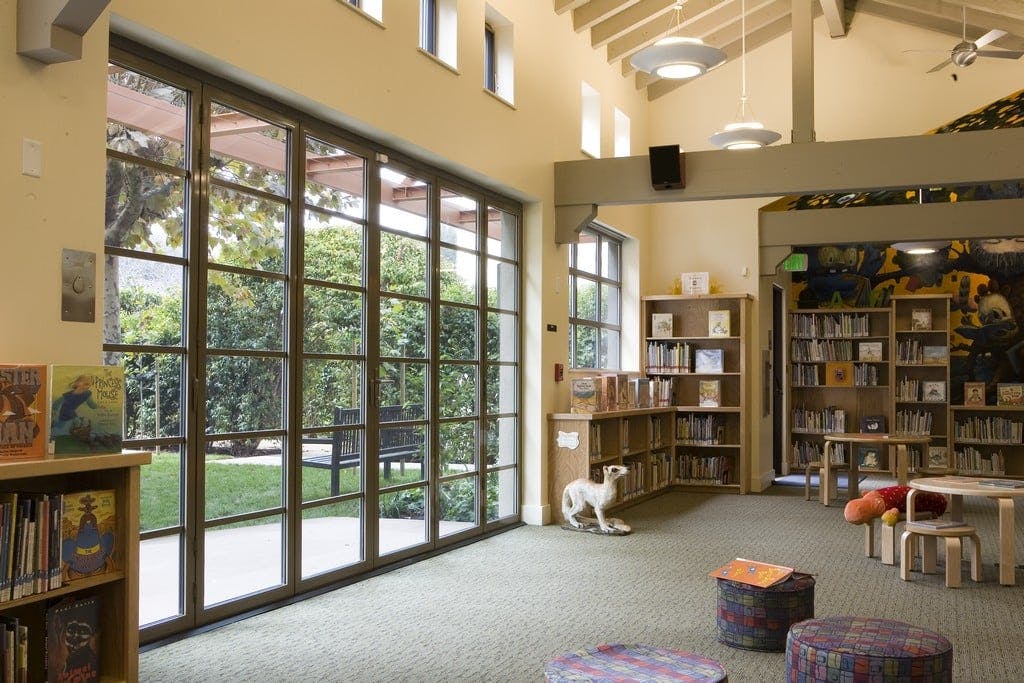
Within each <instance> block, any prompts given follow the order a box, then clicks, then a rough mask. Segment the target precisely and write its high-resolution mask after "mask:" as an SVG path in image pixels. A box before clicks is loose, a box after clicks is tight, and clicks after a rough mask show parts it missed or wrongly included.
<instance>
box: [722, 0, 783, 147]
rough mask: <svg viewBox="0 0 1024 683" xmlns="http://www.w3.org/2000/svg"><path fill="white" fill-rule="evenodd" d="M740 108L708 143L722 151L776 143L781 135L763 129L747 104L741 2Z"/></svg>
mask: <svg viewBox="0 0 1024 683" xmlns="http://www.w3.org/2000/svg"><path fill="white" fill-rule="evenodd" d="M740 32H741V33H742V36H741V38H740V41H741V42H740V45H741V48H740V50H741V53H740V73H741V84H740V85H741V89H740V106H739V110H738V111H737V115H736V120H734V121H733V122H732V123H728V124H726V126H725V130H723V131H722V132H721V133H715V134H714V135H712V136H711V137H710V138H708V142H710V143H711V144H712V145H714V146H716V147H721V148H722V149H755V148H757V147H764V146H765V145H770V144H772V143H773V142H777V141H778V140H779V139H780V138H781V137H782V135H780V134H779V133H776V132H775V131H774V130H769V129H768V128H765V127H764V124H762V123H761V122H760V121H758V120H757V119H755V118H754V110H753V109H751V108H750V106H749V105H748V104H747V2H746V0H742V3H741V9H740Z"/></svg>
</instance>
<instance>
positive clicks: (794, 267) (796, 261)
mask: <svg viewBox="0 0 1024 683" xmlns="http://www.w3.org/2000/svg"><path fill="white" fill-rule="evenodd" d="M782 269H783V270H785V271H787V272H790V273H802V272H804V271H805V270H807V254H790V255H789V256H787V257H786V260H785V261H783V262H782Z"/></svg>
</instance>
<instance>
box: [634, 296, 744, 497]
mask: <svg viewBox="0 0 1024 683" xmlns="http://www.w3.org/2000/svg"><path fill="white" fill-rule="evenodd" d="M750 301H751V297H750V295H749V294H702V295H656V296H645V297H643V318H642V324H643V325H644V335H643V339H644V344H645V350H646V353H645V354H644V356H643V360H644V373H645V374H646V375H647V376H648V377H649V378H650V379H651V381H652V382H654V381H658V382H669V383H670V384H671V392H670V395H671V397H672V399H671V404H672V405H674V406H676V408H675V410H676V443H675V453H674V461H673V471H672V481H673V482H674V483H676V484H678V485H680V486H682V487H685V488H688V489H698V490H704V489H708V490H728V491H733V492H736V493H747V491H748V490H749V482H750V456H749V453H748V449H749V444H748V441H749V437H748V428H747V422H748V416H747V406H748V405H749V403H750V397H749V384H750V382H749V377H748V374H747V367H746V363H747V347H746V344H747V329H748V325H749V317H750ZM668 315H670V316H672V327H671V335H669V336H664V332H661V333H659V334H658V335H657V336H656V335H655V329H654V322H653V321H654V316H668ZM718 357H720V358H721V364H720V365H719V364H718V362H717V361H718ZM665 358H668V359H669V361H670V362H668V363H665V362H664V359H665ZM705 359H710V360H711V361H712V362H711V363H710V366H711V367H707V365H708V364H707V363H700V362H699V361H701V360H705ZM709 389H710V390H709ZM714 389H717V391H714ZM715 394H717V397H716V396H715Z"/></svg>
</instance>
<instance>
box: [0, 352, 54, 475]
mask: <svg viewBox="0 0 1024 683" xmlns="http://www.w3.org/2000/svg"><path fill="white" fill-rule="evenodd" d="M46 392H47V382H46V366H45V365H0V460H2V461H8V460H37V459H41V458H44V457H45V456H46V446H45V444H46V433H45V429H46V414H47V411H48V409H49V401H48V400H47V398H46Z"/></svg>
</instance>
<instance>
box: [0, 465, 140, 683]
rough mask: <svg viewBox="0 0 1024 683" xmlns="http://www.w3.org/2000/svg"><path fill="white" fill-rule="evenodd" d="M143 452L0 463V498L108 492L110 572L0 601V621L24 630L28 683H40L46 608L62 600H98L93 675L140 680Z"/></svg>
mask: <svg viewBox="0 0 1024 683" xmlns="http://www.w3.org/2000/svg"><path fill="white" fill-rule="evenodd" d="M150 457H151V456H150V454H149V453H138V452H131V453H121V454H114V455H86V456H78V457H70V458H62V459H45V460H32V461H23V462H9V463H0V491H5V492H6V491H17V492H36V493H40V492H45V493H65V492H74V491H82V490H94V489H114V491H115V500H116V505H117V531H116V533H117V536H118V540H117V543H118V545H117V550H118V551H119V552H120V563H119V564H120V568H119V569H118V570H117V571H114V572H108V573H105V574H99V575H96V576H90V577H86V578H83V579H79V580H76V581H71V582H65V583H64V584H63V585H62V586H61V587H60V588H57V589H53V590H49V591H46V592H42V593H36V594H34V595H29V596H25V597H22V598H18V599H16V600H6V601H3V602H0V614H3V615H4V616H11V617H16V618H17V619H18V620H19V622H20V623H21V624H24V625H26V626H28V631H29V653H28V670H29V680H45V678H46V676H45V640H46V638H45V634H46V630H45V614H46V609H47V607H48V606H50V605H51V604H53V603H55V602H57V601H58V600H59V599H60V598H64V597H66V596H69V595H76V596H79V597H81V596H85V595H96V596H98V597H99V599H100V610H101V612H100V674H101V678H102V679H103V680H104V681H105V682H107V681H110V682H112V681H136V680H138V676H139V666H138V655H139V468H140V467H141V466H142V465H145V464H148V463H149V461H150Z"/></svg>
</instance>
